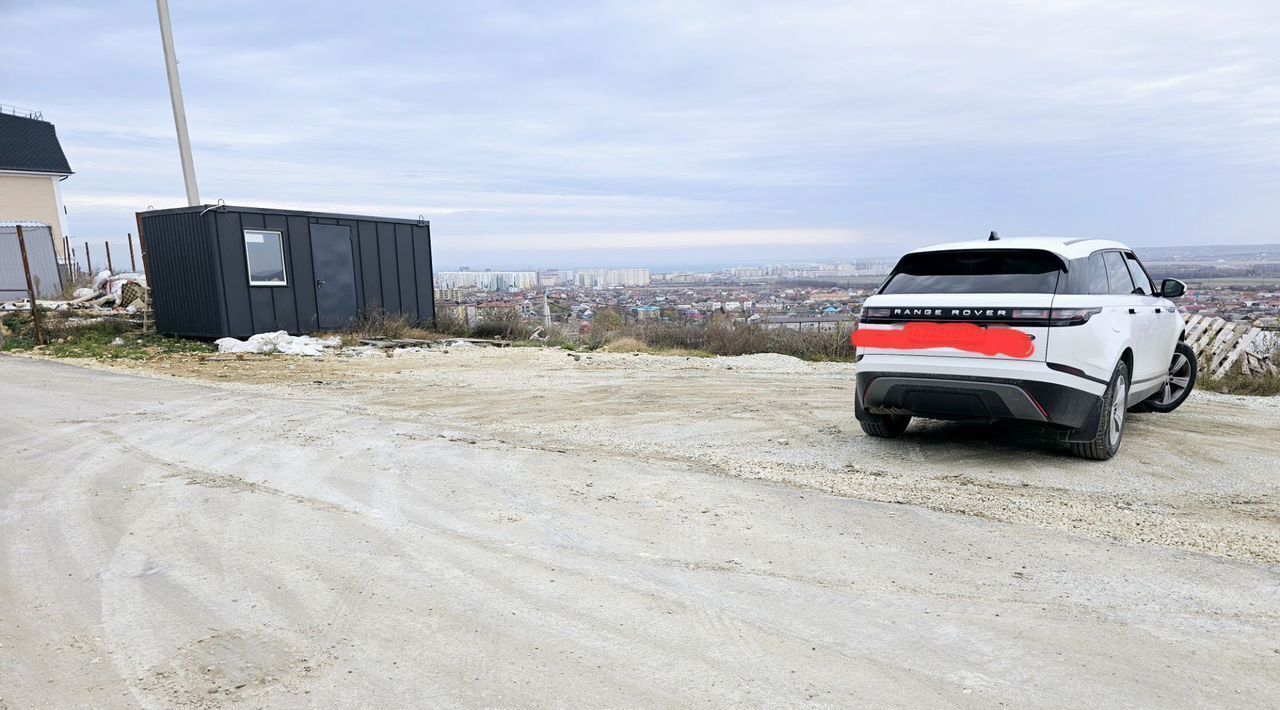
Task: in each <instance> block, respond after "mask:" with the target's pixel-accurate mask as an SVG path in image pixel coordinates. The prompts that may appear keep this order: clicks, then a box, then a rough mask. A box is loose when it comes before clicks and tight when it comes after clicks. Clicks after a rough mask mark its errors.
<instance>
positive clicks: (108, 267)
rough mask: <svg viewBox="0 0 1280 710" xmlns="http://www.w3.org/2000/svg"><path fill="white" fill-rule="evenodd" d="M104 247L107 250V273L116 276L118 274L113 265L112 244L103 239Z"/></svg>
mask: <svg viewBox="0 0 1280 710" xmlns="http://www.w3.org/2000/svg"><path fill="white" fill-rule="evenodd" d="M102 246H103V248H104V249H106V250H107V271H110V272H111V273H112V274H113V275H114V274H115V273H116V267H114V266H112V265H111V242H109V241H107V240H105V239H103V240H102Z"/></svg>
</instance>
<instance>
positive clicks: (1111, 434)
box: [1107, 375, 1129, 446]
mask: <svg viewBox="0 0 1280 710" xmlns="http://www.w3.org/2000/svg"><path fill="white" fill-rule="evenodd" d="M1128 399H1129V383H1128V382H1126V381H1125V378H1124V375H1121V376H1120V377H1118V378H1117V379H1116V391H1115V397H1114V398H1113V399H1112V401H1111V422H1110V423H1111V426H1109V427H1108V428H1107V443H1109V444H1110V445H1111V446H1115V445H1116V444H1117V443H1118V442H1119V441H1120V433H1121V432H1122V431H1123V430H1124V412H1125V409H1126V407H1125V402H1126V401H1127V400H1128Z"/></svg>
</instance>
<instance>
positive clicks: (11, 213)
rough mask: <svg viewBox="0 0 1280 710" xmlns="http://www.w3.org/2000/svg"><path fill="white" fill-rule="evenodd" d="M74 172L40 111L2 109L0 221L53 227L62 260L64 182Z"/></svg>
mask: <svg viewBox="0 0 1280 710" xmlns="http://www.w3.org/2000/svg"><path fill="white" fill-rule="evenodd" d="M71 174H72V173H71V166H70V165H69V164H67V156H66V155H65V154H63V152H62V144H60V143H59V142H58V134H57V133H56V132H55V131H54V128H53V124H52V123H49V122H48V121H44V120H42V117H41V115H40V113H39V112H37V111H27V110H23V109H16V108H13V107H9V106H3V105H0V222H39V223H41V224H47V225H49V228H50V230H51V231H52V232H53V235H52V236H53V243H54V248H55V249H56V250H57V254H58V259H59V260H63V261H65V259H66V255H65V254H63V253H62V238H63V237H65V236H67V214H66V210H65V209H64V208H63V206H62V181H63V180H66V179H67V177H68V176H70V175H71Z"/></svg>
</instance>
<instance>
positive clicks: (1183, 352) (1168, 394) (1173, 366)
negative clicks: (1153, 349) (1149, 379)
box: [1134, 343, 1199, 414]
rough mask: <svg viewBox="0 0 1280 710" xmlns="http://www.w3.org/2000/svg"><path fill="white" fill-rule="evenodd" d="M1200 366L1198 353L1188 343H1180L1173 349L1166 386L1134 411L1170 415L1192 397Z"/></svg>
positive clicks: (1165, 381)
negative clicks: (1197, 357) (1197, 358)
mask: <svg viewBox="0 0 1280 710" xmlns="http://www.w3.org/2000/svg"><path fill="white" fill-rule="evenodd" d="M1198 370H1199V365H1198V363H1197V362H1196V351H1195V350H1192V349H1191V346H1190V345H1187V344H1186V343H1178V345H1177V347H1175V348H1174V349H1173V358H1172V359H1171V360H1170V361H1169V373H1168V374H1167V375H1165V380H1164V385H1163V386H1161V387H1160V390H1159V391H1158V392H1156V393H1155V394H1153V395H1151V397H1149V398H1148V399H1146V400H1144V401H1143V402H1142V404H1140V405H1138V406H1137V407H1134V411H1143V412H1159V413H1161V414H1168V413H1169V412H1172V411H1173V410H1175V409H1177V408H1178V407H1180V406H1182V403H1183V402H1185V401H1187V397H1190V396H1191V390H1193V389H1195V386H1196V375H1197V374H1198V372H1197V371H1198Z"/></svg>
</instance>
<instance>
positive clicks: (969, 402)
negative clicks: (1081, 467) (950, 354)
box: [855, 371, 1102, 439]
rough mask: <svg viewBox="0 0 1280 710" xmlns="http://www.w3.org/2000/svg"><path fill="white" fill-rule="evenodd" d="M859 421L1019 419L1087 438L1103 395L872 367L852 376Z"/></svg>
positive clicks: (1027, 382) (1069, 388) (1040, 383)
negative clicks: (880, 417)
mask: <svg viewBox="0 0 1280 710" xmlns="http://www.w3.org/2000/svg"><path fill="white" fill-rule="evenodd" d="M856 404H857V406H856V407H855V413H856V415H857V416H858V418H859V419H863V418H865V417H866V416H867V414H910V415H912V416H917V417H925V418H929V419H962V420H963V419H976V420H986V421H989V420H995V419H1021V420H1024V421H1033V422H1044V423H1047V424H1055V425H1058V426H1061V427H1065V428H1067V429H1072V430H1076V431H1075V432H1073V435H1072V436H1071V438H1072V439H1077V438H1079V437H1085V438H1091V434H1089V432H1090V431H1093V430H1094V427H1096V426H1097V418H1098V415H1099V412H1101V407H1102V397H1101V396H1099V395H1097V394H1094V393H1092V392H1089V391H1086V390H1084V389H1080V388H1076V387H1072V386H1069V385H1064V384H1060V383H1055V382H1046V381H1042V380H1035V379H1023V378H1008V377H992V376H987V375H959V374H937V373H922V372H893V371H871V372H862V371H860V372H858V374H857V403H856Z"/></svg>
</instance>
